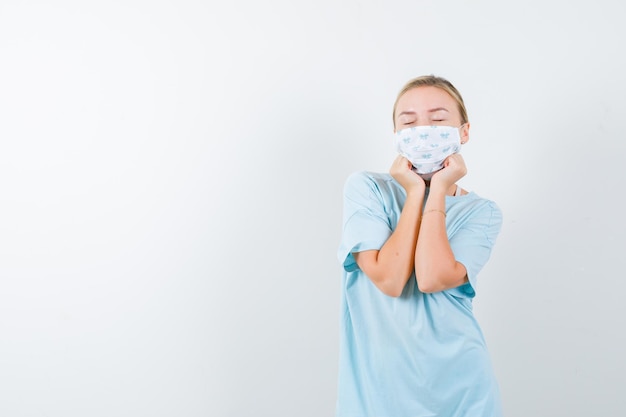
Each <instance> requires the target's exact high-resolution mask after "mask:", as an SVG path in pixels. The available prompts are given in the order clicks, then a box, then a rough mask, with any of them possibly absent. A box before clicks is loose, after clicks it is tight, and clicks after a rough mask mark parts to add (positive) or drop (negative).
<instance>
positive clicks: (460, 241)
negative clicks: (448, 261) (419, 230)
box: [449, 201, 502, 298]
mask: <svg viewBox="0 0 626 417" xmlns="http://www.w3.org/2000/svg"><path fill="white" fill-rule="evenodd" d="M501 227H502V212H501V210H500V208H499V207H498V206H497V205H496V204H495V203H494V202H492V201H486V202H485V203H484V204H482V205H481V207H479V208H477V209H476V211H475V212H474V213H473V215H472V216H471V218H470V219H469V221H468V222H467V223H466V224H464V225H463V226H462V227H461V228H460V229H459V230H458V231H456V233H454V235H453V236H451V237H450V247H451V248H452V252H453V253H454V256H455V258H456V260H457V261H458V262H460V263H462V264H463V265H464V266H465V269H466V270H467V278H468V280H469V282H468V283H467V284H465V285H462V286H460V287H457V288H453V289H452V290H449V291H450V292H451V293H452V294H453V295H456V296H460V297H468V298H472V297H474V296H475V294H476V288H477V278H478V274H479V272H480V271H481V270H482V268H483V267H484V266H485V264H486V263H487V261H488V260H489V258H490V256H491V252H492V249H493V247H494V245H495V242H496V239H497V237H498V235H499V233H500V229H501Z"/></svg>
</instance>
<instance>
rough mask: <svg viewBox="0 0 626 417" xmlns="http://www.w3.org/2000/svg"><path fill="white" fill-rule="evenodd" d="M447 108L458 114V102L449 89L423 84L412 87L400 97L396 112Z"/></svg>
mask: <svg viewBox="0 0 626 417" xmlns="http://www.w3.org/2000/svg"><path fill="white" fill-rule="evenodd" d="M440 107H442V108H445V109H447V110H448V111H449V112H450V113H452V114H458V108H457V103H456V101H455V100H454V98H452V96H451V95H450V94H448V92H447V91H445V90H442V89H441V88H438V87H433V86H423V87H416V88H412V89H410V90H409V91H407V92H405V93H404V94H402V96H400V98H399V99H398V104H397V108H396V114H399V113H401V112H402V111H409V110H410V111H414V112H420V111H428V110H430V109H434V108H440Z"/></svg>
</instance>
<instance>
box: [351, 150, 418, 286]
mask: <svg viewBox="0 0 626 417" xmlns="http://www.w3.org/2000/svg"><path fill="white" fill-rule="evenodd" d="M390 173H391V175H392V176H393V177H394V179H396V181H398V182H399V183H400V185H402V187H403V188H404V189H405V190H406V193H407V196H406V201H405V203H404V207H403V208H402V212H401V213H400V218H399V219H398V224H397V226H396V229H395V230H394V231H393V233H392V234H391V236H390V237H389V239H387V241H386V242H385V244H384V245H383V247H382V248H380V250H367V251H363V252H356V253H354V254H353V256H354V259H355V260H356V263H357V264H358V265H359V268H361V270H362V271H363V272H364V273H365V274H366V275H367V276H368V277H369V278H370V279H371V280H372V282H373V283H374V284H375V285H376V286H377V287H378V289H380V290H381V291H382V292H383V293H385V294H387V295H389V296H391V297H398V296H400V294H402V290H403V289H404V286H405V285H406V283H407V281H408V280H409V278H410V277H411V274H412V273H413V269H414V265H415V260H414V257H415V245H416V243H417V236H418V230H419V221H420V216H421V209H422V204H423V202H424V194H425V191H426V185H425V184H424V181H423V180H422V179H421V177H419V175H417V174H416V173H414V172H413V171H411V163H410V162H409V161H408V160H407V159H406V158H404V157H402V156H398V157H397V158H396V160H395V161H394V163H393V165H392V167H391V170H390Z"/></svg>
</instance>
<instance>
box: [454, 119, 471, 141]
mask: <svg viewBox="0 0 626 417" xmlns="http://www.w3.org/2000/svg"><path fill="white" fill-rule="evenodd" d="M467 123H468V122H465V123H463V124H462V125H461V126H459V127H458V128H457V129H459V130H460V129H461V128H462V127H463V126H465V125H466V124H467ZM461 145H465V142H463V141H461Z"/></svg>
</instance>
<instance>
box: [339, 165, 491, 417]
mask: <svg viewBox="0 0 626 417" xmlns="http://www.w3.org/2000/svg"><path fill="white" fill-rule="evenodd" d="M405 198H406V194H405V192H404V189H403V188H402V187H401V186H400V185H399V184H398V183H397V182H396V181H395V180H394V179H393V178H392V177H391V176H390V175H389V174H377V173H369V172H358V173H354V174H352V175H351V176H350V177H349V178H348V180H347V181H346V184H345V189H344V218H343V233H342V239H341V243H340V246H339V250H338V257H339V260H340V262H341V263H342V265H343V270H344V272H343V282H342V305H341V314H342V320H341V347H340V363H339V380H338V400H337V411H336V416H337V417H426V416H437V417H456V416H459V417H460V416H463V417H479V416H480V417H500V416H501V415H502V412H501V406H500V394H499V390H498V384H497V381H496V379H495V377H494V375H493V371H492V366H491V361H490V359H489V354H488V351H487V347H486V344H485V340H484V337H483V334H482V331H481V330H480V327H479V325H478V323H477V321H476V319H475V318H474V315H473V313H472V298H473V297H474V296H475V294H476V288H477V277H478V273H479V272H480V270H481V268H482V267H483V266H484V265H485V263H486V262H487V260H488V259H489V256H490V254H491V250H492V247H493V244H494V242H495V240H496V237H497V235H498V233H499V231H500V228H501V225H502V215H501V212H500V209H499V208H498V206H497V205H496V204H495V203H493V202H492V201H489V200H486V199H484V198H481V197H479V196H478V195H476V194H475V193H473V192H472V193H469V194H467V195H464V196H458V197H447V198H446V212H447V217H446V224H447V230H448V239H449V240H450V245H451V247H452V250H453V252H454V255H455V257H456V259H457V261H459V262H461V263H463V265H465V267H466V269H467V274H468V278H469V283H467V284H465V285H462V286H461V287H458V288H454V289H450V290H447V291H442V292H438V293H432V294H425V293H422V292H420V291H419V289H418V287H417V284H416V282H415V277H414V276H413V277H411V279H409V282H408V283H407V285H406V287H405V288H404V290H403V292H402V295H401V296H400V297H397V298H394V297H389V296H387V295H385V294H384V293H382V292H381V291H380V290H379V289H378V288H377V287H376V286H375V285H374V284H373V283H372V282H371V280H370V279H369V278H368V277H367V276H366V275H365V274H364V273H363V272H362V271H361V270H360V269H359V267H358V265H357V264H356V262H355V260H354V257H353V256H352V253H354V252H359V251H364V250H369V249H380V248H381V247H382V246H383V244H384V243H385V242H386V240H387V239H388V238H389V236H390V235H391V233H392V231H393V230H394V228H395V227H396V224H397V222H398V219H399V217H400V212H401V210H402V207H403V204H404V201H405Z"/></svg>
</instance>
